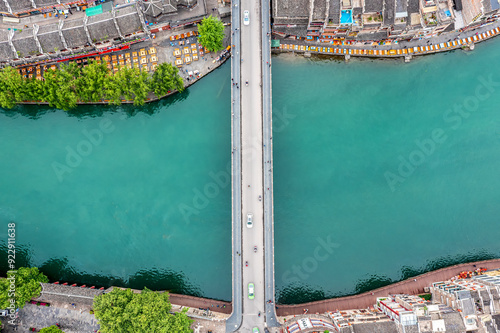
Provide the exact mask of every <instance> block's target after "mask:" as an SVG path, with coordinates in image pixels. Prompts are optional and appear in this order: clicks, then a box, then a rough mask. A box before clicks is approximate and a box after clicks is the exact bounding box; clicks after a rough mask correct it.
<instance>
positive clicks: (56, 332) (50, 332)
mask: <svg viewBox="0 0 500 333" xmlns="http://www.w3.org/2000/svg"><path fill="white" fill-rule="evenodd" d="M40 333H64V332H63V331H61V330H60V329H59V327H57V326H56V325H52V326H49V327H45V328H42V329H41V330H40Z"/></svg>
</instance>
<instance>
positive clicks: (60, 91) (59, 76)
mask: <svg viewBox="0 0 500 333" xmlns="http://www.w3.org/2000/svg"><path fill="white" fill-rule="evenodd" d="M75 66H76V65H74V66H73V64H72V65H69V66H68V65H63V66H61V69H59V70H51V69H49V70H47V71H46V72H45V73H44V75H43V77H44V79H45V81H44V82H45V83H44V85H43V87H44V101H46V102H48V103H49V105H50V106H52V107H56V108H58V109H63V110H69V109H72V108H74V107H75V106H76V102H77V101H78V96H77V94H76V89H77V77H78V76H76V75H79V74H78V71H79V69H75Z"/></svg>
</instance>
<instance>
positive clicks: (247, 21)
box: [243, 10, 250, 25]
mask: <svg viewBox="0 0 500 333" xmlns="http://www.w3.org/2000/svg"><path fill="white" fill-rule="evenodd" d="M243 24H244V25H249V24H250V13H249V12H248V10H245V11H244V12H243Z"/></svg>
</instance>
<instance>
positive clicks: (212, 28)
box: [198, 15, 224, 52]
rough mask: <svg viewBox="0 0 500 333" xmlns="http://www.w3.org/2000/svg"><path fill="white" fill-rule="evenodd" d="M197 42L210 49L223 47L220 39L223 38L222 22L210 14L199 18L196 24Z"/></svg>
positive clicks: (216, 49) (214, 49)
mask: <svg viewBox="0 0 500 333" xmlns="http://www.w3.org/2000/svg"><path fill="white" fill-rule="evenodd" d="M198 33H199V34H200V35H199V36H198V42H199V43H200V44H201V45H203V46H204V47H206V48H207V49H209V50H210V52H213V51H220V50H222V49H223V48H224V46H223V45H222V40H223V39H224V24H222V21H221V20H219V19H218V18H216V17H213V16H212V15H210V16H209V17H206V18H204V19H203V20H201V24H198Z"/></svg>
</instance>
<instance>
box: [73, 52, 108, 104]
mask: <svg viewBox="0 0 500 333" xmlns="http://www.w3.org/2000/svg"><path fill="white" fill-rule="evenodd" d="M108 74H109V69H108V68H107V66H106V63H105V62H103V63H100V64H98V63H97V62H96V61H92V62H91V63H90V64H89V65H88V66H87V67H84V68H83V69H82V73H81V76H80V77H79V78H78V83H77V87H78V88H77V92H78V97H79V98H80V99H81V100H82V101H88V102H97V101H100V100H102V99H104V95H105V81H106V77H107V76H108Z"/></svg>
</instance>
